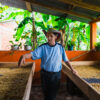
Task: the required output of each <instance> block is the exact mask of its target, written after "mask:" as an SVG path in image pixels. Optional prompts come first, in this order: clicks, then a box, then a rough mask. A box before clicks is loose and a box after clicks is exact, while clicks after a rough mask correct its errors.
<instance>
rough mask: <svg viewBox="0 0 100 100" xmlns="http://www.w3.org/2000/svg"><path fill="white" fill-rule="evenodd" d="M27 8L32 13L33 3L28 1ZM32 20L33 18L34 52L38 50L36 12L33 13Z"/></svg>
mask: <svg viewBox="0 0 100 100" xmlns="http://www.w3.org/2000/svg"><path fill="white" fill-rule="evenodd" d="M26 7H27V10H28V11H30V12H32V11H33V10H32V7H31V3H30V2H27V1H26ZM32 18H33V28H32V30H33V34H32V42H33V50H34V49H35V48H36V46H37V35H36V29H35V19H34V12H32Z"/></svg>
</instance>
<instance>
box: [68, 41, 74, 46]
mask: <svg viewBox="0 0 100 100" xmlns="http://www.w3.org/2000/svg"><path fill="white" fill-rule="evenodd" d="M67 44H68V46H74V45H75V42H74V41H71V40H69V41H68V43H67Z"/></svg>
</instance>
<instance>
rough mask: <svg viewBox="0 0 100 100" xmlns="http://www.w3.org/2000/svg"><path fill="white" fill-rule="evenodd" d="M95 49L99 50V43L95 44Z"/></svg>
mask: <svg viewBox="0 0 100 100" xmlns="http://www.w3.org/2000/svg"><path fill="white" fill-rule="evenodd" d="M95 49H96V50H97V51H98V50H100V42H96V43H95Z"/></svg>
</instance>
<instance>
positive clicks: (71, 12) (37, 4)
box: [25, 0, 93, 20]
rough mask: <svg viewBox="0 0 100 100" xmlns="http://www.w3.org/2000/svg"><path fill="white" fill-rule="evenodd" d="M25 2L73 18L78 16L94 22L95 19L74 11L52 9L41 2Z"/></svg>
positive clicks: (31, 0) (28, 0)
mask: <svg viewBox="0 0 100 100" xmlns="http://www.w3.org/2000/svg"><path fill="white" fill-rule="evenodd" d="M25 1H27V2H31V3H33V4H34V5H36V6H41V7H44V8H47V9H51V10H55V11H57V12H61V13H65V14H70V15H73V16H77V17H81V18H86V19H91V20H93V18H92V17H90V16H86V15H82V14H79V13H76V12H73V11H67V10H65V9H60V8H55V7H51V6H48V5H46V4H41V3H39V2H37V1H35V0H25Z"/></svg>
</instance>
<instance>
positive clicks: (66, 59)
mask: <svg viewBox="0 0 100 100" xmlns="http://www.w3.org/2000/svg"><path fill="white" fill-rule="evenodd" d="M62 59H63V61H64V62H67V61H69V60H68V57H67V55H66V52H65V49H64V47H62Z"/></svg>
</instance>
